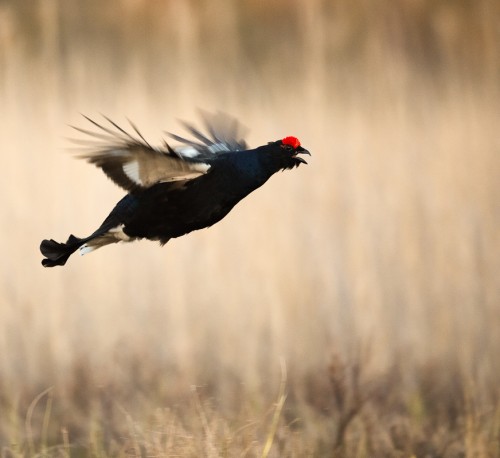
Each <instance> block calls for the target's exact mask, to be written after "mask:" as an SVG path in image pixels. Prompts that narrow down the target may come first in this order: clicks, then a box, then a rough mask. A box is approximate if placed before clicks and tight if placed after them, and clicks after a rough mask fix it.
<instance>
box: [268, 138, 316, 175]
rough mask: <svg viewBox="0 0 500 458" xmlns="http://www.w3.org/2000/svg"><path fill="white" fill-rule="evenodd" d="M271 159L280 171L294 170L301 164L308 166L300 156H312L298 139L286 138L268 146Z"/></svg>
mask: <svg viewBox="0 0 500 458" xmlns="http://www.w3.org/2000/svg"><path fill="white" fill-rule="evenodd" d="M267 146H268V149H269V150H270V151H269V159H271V158H272V162H273V163H274V164H275V165H276V166H277V167H278V168H279V169H283V170H284V169H293V168H294V167H298V166H299V165H300V164H307V162H306V161H305V160H304V159H302V158H301V157H299V154H307V155H309V156H310V155H311V153H310V152H309V151H307V150H306V149H305V148H303V147H302V146H301V145H300V141H299V139H298V138H297V137H291V136H290V137H285V138H283V139H282V140H277V141H275V142H271V143H269V144H268V145H267Z"/></svg>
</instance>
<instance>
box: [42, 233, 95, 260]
mask: <svg viewBox="0 0 500 458" xmlns="http://www.w3.org/2000/svg"><path fill="white" fill-rule="evenodd" d="M87 240H88V239H80V238H78V237H75V236H74V235H70V236H69V238H68V240H67V241H66V243H59V242H56V241H55V240H52V239H51V240H42V243H41V244H40V251H41V252H42V254H43V255H44V256H45V259H43V260H42V265H43V266H44V267H54V266H64V264H66V261H67V260H68V258H69V257H70V256H71V255H72V254H73V253H74V252H75V251H76V250H78V248H80V247H81V246H83V245H84V244H85V243H86V242H87Z"/></svg>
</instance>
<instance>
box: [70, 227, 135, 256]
mask: <svg viewBox="0 0 500 458" xmlns="http://www.w3.org/2000/svg"><path fill="white" fill-rule="evenodd" d="M133 240H134V238H133V237H129V236H128V235H127V234H125V232H124V231H123V224H121V225H119V226H116V227H114V228H112V229H110V230H109V231H108V232H106V233H104V234H103V235H100V236H99V237H96V238H95V239H92V240H89V241H88V242H87V243H86V244H85V245H82V246H81V247H80V248H79V251H80V255H82V256H83V255H84V254H87V253H90V252H92V251H94V250H97V249H98V248H101V247H103V246H105V245H109V244H111V243H118V242H132V241H133Z"/></svg>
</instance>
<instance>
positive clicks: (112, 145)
mask: <svg viewBox="0 0 500 458" xmlns="http://www.w3.org/2000/svg"><path fill="white" fill-rule="evenodd" d="M105 119H106V121H107V123H108V124H109V125H106V126H105V125H101V124H99V123H97V122H95V121H93V120H91V119H90V118H87V120H88V121H89V122H91V123H92V124H93V126H94V127H96V128H97V129H98V130H97V132H92V131H89V130H85V129H80V128H76V129H77V130H78V131H80V132H83V133H84V134H86V135H88V136H89V138H90V140H85V141H83V142H82V141H81V142H79V143H81V144H82V146H83V147H84V152H83V154H81V156H80V157H82V158H84V159H86V160H87V161H88V162H90V163H91V164H95V165H96V166H97V167H99V168H101V169H102V170H103V172H104V173H105V174H106V175H107V176H108V177H109V178H110V179H111V180H113V181H114V182H115V183H116V184H117V185H119V186H121V187H122V188H123V189H125V190H126V191H128V194H127V195H126V196H125V197H124V198H123V199H121V200H120V201H119V202H118V204H117V205H116V206H115V208H114V209H113V210H112V211H111V213H110V214H109V216H108V217H107V218H106V219H105V220H104V222H103V223H102V224H101V226H100V227H99V228H98V229H97V230H96V231H95V232H94V233H93V234H91V235H90V236H88V237H84V238H78V237H75V236H74V235H70V236H69V238H68V240H67V241H66V243H59V242H56V241H54V240H43V241H42V243H41V245H40V251H41V252H42V254H43V255H44V257H45V258H44V259H43V260H42V264H43V265H44V266H45V267H54V266H62V265H64V264H65V263H66V261H67V260H68V258H69V257H70V256H71V255H72V254H73V253H74V252H75V251H76V250H78V249H80V251H81V254H85V253H87V252H89V251H92V250H94V249H96V248H99V247H101V246H104V245H108V244H110V243H116V242H120V241H133V240H136V239H141V238H146V239H149V240H157V241H159V242H160V243H161V244H162V245H163V244H165V243H167V242H168V241H169V240H170V239H171V238H175V237H180V236H182V235H184V234H187V233H189V232H191V231H194V230H197V229H202V228H205V227H209V226H212V225H213V224H215V223H217V222H218V221H220V220H221V219H222V218H224V216H226V215H227V214H228V213H229V211H231V209H232V208H233V207H234V206H235V205H236V204H237V203H238V202H239V201H240V200H241V199H243V198H244V197H246V196H247V195H248V194H249V193H251V192H252V191H254V190H255V189H257V188H258V187H260V186H262V185H263V184H264V183H265V182H266V181H267V180H268V179H269V178H270V177H271V176H272V175H273V174H274V173H276V172H278V171H279V170H285V169H292V168H294V167H297V166H299V165H300V164H305V163H306V161H304V159H302V158H301V157H299V156H298V154H309V152H308V151H307V150H305V149H304V148H303V147H302V146H301V145H300V142H299V140H298V139H297V138H295V137H285V138H284V139H282V140H277V141H274V142H270V143H268V144H266V145H263V146H260V147H258V148H255V149H247V144H246V142H245V141H244V139H243V133H242V132H241V126H240V124H239V123H238V121H237V120H236V119H234V118H231V117H229V116H227V115H223V114H220V113H219V114H216V115H208V114H205V115H204V120H205V127H206V130H207V132H208V133H207V134H204V133H202V132H201V131H200V130H198V129H196V128H195V127H193V126H192V125H191V124H187V123H183V125H184V127H185V128H186V130H187V131H188V132H189V133H190V134H191V135H192V137H193V139H192V140H190V139H187V138H183V137H180V136H178V135H174V134H169V135H170V137H172V138H173V139H174V140H176V141H177V142H179V143H180V145H179V146H176V147H171V146H170V145H169V144H168V143H167V142H164V145H163V146H162V147H161V148H154V147H152V146H151V145H150V144H149V143H148V142H147V141H146V140H145V139H144V137H143V136H142V135H141V133H140V132H139V130H138V129H137V128H136V127H135V126H134V125H133V124H132V123H131V126H132V128H133V130H134V134H131V133H129V132H127V131H125V130H124V129H122V128H121V127H119V126H118V125H117V124H115V123H114V122H113V121H111V120H110V119H108V118H105Z"/></svg>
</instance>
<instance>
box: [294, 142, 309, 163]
mask: <svg viewBox="0 0 500 458" xmlns="http://www.w3.org/2000/svg"><path fill="white" fill-rule="evenodd" d="M297 154H307V155H309V156H310V155H311V153H310V152H309V151H307V150H306V149H305V148H302V146H299V147H298V148H297V152H296V153H295V155H294V156H293V157H294V158H295V160H296V161H298V162H301V163H302V164H307V162H306V161H305V160H304V159H302V158H301V157H298V156H297Z"/></svg>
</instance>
